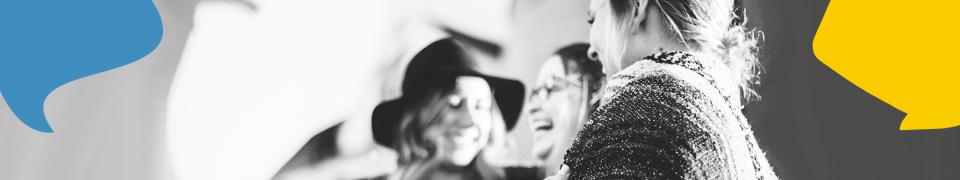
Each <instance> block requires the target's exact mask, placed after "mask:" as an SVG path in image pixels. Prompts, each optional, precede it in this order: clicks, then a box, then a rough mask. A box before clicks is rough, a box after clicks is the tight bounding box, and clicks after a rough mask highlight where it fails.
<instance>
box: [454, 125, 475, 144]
mask: <svg viewBox="0 0 960 180" xmlns="http://www.w3.org/2000/svg"><path fill="white" fill-rule="evenodd" d="M446 135H447V138H448V139H449V140H450V142H452V143H453V144H457V145H473V144H476V143H477V142H479V141H480V132H479V129H477V128H466V129H460V130H452V131H448V132H447V133H446Z"/></svg>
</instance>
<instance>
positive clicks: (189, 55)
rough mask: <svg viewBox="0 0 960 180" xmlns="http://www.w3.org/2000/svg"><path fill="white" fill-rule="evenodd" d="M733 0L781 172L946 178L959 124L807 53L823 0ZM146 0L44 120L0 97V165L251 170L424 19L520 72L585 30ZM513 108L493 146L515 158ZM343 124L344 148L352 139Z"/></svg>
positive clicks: (520, 147) (264, 168)
mask: <svg viewBox="0 0 960 180" xmlns="http://www.w3.org/2000/svg"><path fill="white" fill-rule="evenodd" d="M746 2H747V4H748V14H749V15H750V17H751V18H750V20H749V21H750V23H751V24H752V25H753V26H755V27H757V28H759V29H760V30H762V31H763V32H764V33H765V35H766V39H765V41H764V42H763V43H762V44H761V47H762V52H761V61H762V63H763V67H764V69H765V73H764V74H763V75H762V82H761V83H762V85H761V86H760V87H759V88H758V90H759V92H760V95H761V96H762V99H761V100H760V101H758V102H754V103H752V104H749V105H748V106H747V108H746V109H745V113H746V115H747V116H748V118H749V119H750V122H751V124H752V125H753V129H754V131H755V134H756V136H757V138H758V140H759V142H760V144H761V147H762V148H763V149H764V150H765V151H767V156H768V158H769V159H770V161H772V162H771V163H772V165H773V166H774V167H775V169H776V171H777V173H778V174H779V175H780V176H781V177H782V178H783V179H960V171H956V169H958V168H960V155H957V153H956V152H960V129H957V128H952V129H946V130H936V131H908V132H901V131H898V127H899V125H900V120H901V119H902V118H903V117H904V114H903V113H902V112H900V111H898V110H896V109H894V108H893V107H891V106H888V105H886V104H885V103H883V102H882V101H880V100H878V99H876V98H874V97H872V96H870V95H869V94H867V93H865V92H864V91H862V90H860V89H859V88H857V87H856V86H854V85H853V84H851V83H849V82H848V81H846V80H845V79H843V78H842V77H841V76H839V75H837V74H836V73H835V72H833V71H832V70H830V69H829V68H828V67H826V66H824V65H823V64H822V63H820V62H819V61H818V60H817V59H816V58H815V57H814V55H813V51H812V50H811V49H812V47H811V42H812V40H813V36H814V35H815V32H816V30H817V27H818V24H819V22H820V19H821V17H822V15H823V12H824V10H825V9H826V7H827V4H828V3H829V2H828V1H804V0H763V1H759V0H747V1H746ZM155 3H156V4H157V6H158V9H159V10H160V12H161V16H162V17H163V18H164V19H163V20H164V28H165V31H164V39H163V42H161V45H160V47H158V49H157V50H156V51H155V52H154V53H153V54H151V55H150V56H147V57H145V58H144V59H142V60H141V61H138V62H135V63H133V64H130V65H128V66H124V67H121V68H117V69H114V70H111V71H108V72H105V73H101V74H97V75H94V76H91V77H87V78H84V79H80V80H77V81H74V82H71V83H69V84H67V85H65V86H63V87H61V88H60V89H58V90H57V91H55V92H54V93H53V94H52V95H51V96H50V97H49V98H48V100H47V105H46V111H47V116H48V117H49V119H50V123H51V124H52V125H53V127H54V128H55V129H56V130H57V132H56V133H53V134H41V133H37V132H34V131H32V130H30V129H29V128H27V127H25V126H23V125H22V124H20V122H19V121H17V120H16V119H15V117H14V116H13V114H12V113H11V112H10V110H9V108H7V107H6V106H0V179H14V180H19V179H174V178H180V179H265V178H269V177H270V176H271V175H272V174H273V173H275V172H276V170H277V169H278V168H279V167H280V166H281V165H282V164H283V163H284V162H286V161H287V160H289V158H290V156H292V155H293V154H294V153H295V152H296V151H297V150H298V149H299V148H300V147H301V146H302V145H303V143H304V142H306V141H307V140H308V139H309V138H310V137H312V136H313V135H315V134H317V133H319V132H321V131H323V130H325V129H326V128H329V127H331V126H333V125H334V124H337V123H341V122H363V121H364V120H367V119H369V116H370V111H371V110H372V108H373V107H374V106H375V105H376V104H377V103H379V102H380V101H382V100H384V99H390V98H393V97H395V96H396V93H397V92H394V91H395V89H396V88H398V87H394V86H395V85H396V84H391V82H393V81H396V80H397V77H396V76H397V75H398V74H402V72H403V71H402V69H403V68H404V65H405V62H406V61H405V60H403V59H404V57H408V56H409V55H410V54H411V53H415V52H416V50H417V48H422V46H424V45H426V43H428V42H429V41H431V40H435V39H437V38H440V37H441V36H442V35H438V34H442V33H438V32H436V31H438V30H437V29H431V28H423V27H445V28H449V29H453V30H456V31H459V32H462V33H465V34H466V35H470V36H472V37H476V38H480V39H483V40H487V41H490V42H492V43H495V44H497V45H499V47H500V49H501V52H500V53H499V55H496V56H492V55H489V54H484V53H477V54H475V56H476V58H477V59H479V61H478V63H479V67H478V68H479V70H480V71H482V72H485V73H489V74H492V75H497V76H502V77H507V78H513V79H517V80H521V81H522V82H524V83H525V84H526V85H527V86H528V88H529V87H530V85H531V84H532V83H533V81H534V78H536V74H537V70H539V67H540V65H541V63H542V62H543V61H544V60H546V58H547V57H548V56H550V55H551V53H553V52H554V51H555V50H556V49H557V48H559V47H562V46H565V45H568V44H571V43H575V42H585V41H586V38H587V36H588V24H587V16H586V15H587V4H588V3H589V1H585V0H517V1H508V0H504V1H490V2H485V1H484V2H483V3H476V2H470V1H462V0H461V1H443V0H437V1H430V0H411V1H384V0H381V1H364V2H345V1H336V2H331V1H317V2H302V1H269V2H265V1H242V0H240V1H231V0H211V1H203V2H199V1H186V0H184V1H176V0H170V1H167V0H155ZM408 3H409V4H408ZM473 3H476V4H473ZM432 4H436V6H426V7H422V9H418V8H421V7H418V6H419V5H432ZM464 9H478V10H474V11H467V10H464ZM451 11H452V12H454V13H453V15H450V16H446V15H445V16H443V17H440V18H436V19H431V18H424V17H433V16H437V15H444V14H450V13H451ZM458 11H462V12H460V13H456V12H458ZM444 17H450V18H444ZM455 20H456V21H455ZM878 38H883V37H878ZM188 42H189V43H188ZM344 49H346V50H344ZM181 59H182V60H181ZM391 78H393V79H391ZM175 79H176V80H175ZM394 83H395V82H394ZM528 90H529V89H528ZM522 118H524V117H521V121H520V123H519V124H518V126H517V127H516V128H514V131H513V132H510V135H511V137H512V139H513V140H514V142H513V143H511V144H512V146H511V147H509V148H510V149H511V153H509V154H507V155H506V156H507V157H506V158H507V159H511V160H516V161H530V160H533V157H532V155H531V154H530V153H529V151H530V147H529V145H530V144H531V143H530V141H531V138H530V129H529V127H528V126H529V125H528V123H527V122H526V121H523V119H522ZM364 125H365V124H363V123H359V124H358V125H352V126H357V127H363V126H364ZM355 134H357V135H356V136H350V137H345V138H347V139H355V141H354V142H355V143H352V144H348V145H349V146H348V147H346V148H348V149H350V148H353V149H363V148H369V147H368V146H370V144H372V143H371V142H369V140H366V139H369V137H366V136H365V135H364V134H365V132H364V131H358V132H356V133H355Z"/></svg>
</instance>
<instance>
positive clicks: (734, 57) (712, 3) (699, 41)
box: [610, 0, 763, 101]
mask: <svg viewBox="0 0 960 180" xmlns="http://www.w3.org/2000/svg"><path fill="white" fill-rule="evenodd" d="M650 1H651V2H652V3H653V5H657V6H658V7H660V10H661V11H662V12H661V13H662V14H664V19H665V20H666V22H667V23H668V26H669V27H667V28H670V29H673V30H674V32H676V33H677V36H679V37H680V38H681V39H682V40H683V43H684V44H686V45H687V46H688V47H690V48H692V49H695V50H697V51H699V53H700V54H703V55H707V56H713V57H715V58H717V59H720V60H722V62H723V64H724V65H726V67H727V70H728V71H727V72H726V73H728V74H729V76H727V77H729V82H731V83H733V84H735V85H736V87H737V88H738V89H739V92H738V93H739V94H740V97H741V99H743V100H744V101H751V100H756V99H759V98H760V97H759V95H758V94H757V93H756V91H754V89H753V88H754V87H755V86H757V85H759V83H760V81H759V74H760V72H762V68H761V66H760V63H759V58H758V53H759V48H758V43H759V42H761V41H762V40H763V33H762V32H761V31H759V30H757V29H755V28H751V27H748V26H747V16H746V8H744V5H743V1H742V0H650ZM610 5H611V8H612V10H613V12H614V13H615V15H616V16H617V17H618V18H622V17H627V15H628V14H630V13H634V11H633V10H634V8H637V7H636V6H637V3H636V0H610Z"/></svg>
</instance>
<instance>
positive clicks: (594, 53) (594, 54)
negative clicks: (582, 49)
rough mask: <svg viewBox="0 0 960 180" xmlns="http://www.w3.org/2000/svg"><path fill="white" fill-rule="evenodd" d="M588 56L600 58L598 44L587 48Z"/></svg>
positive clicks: (594, 58) (595, 58) (597, 59)
mask: <svg viewBox="0 0 960 180" xmlns="http://www.w3.org/2000/svg"><path fill="white" fill-rule="evenodd" d="M587 57H590V60H594V61H599V60H600V53H598V52H597V48H596V46H590V48H589V49H587Z"/></svg>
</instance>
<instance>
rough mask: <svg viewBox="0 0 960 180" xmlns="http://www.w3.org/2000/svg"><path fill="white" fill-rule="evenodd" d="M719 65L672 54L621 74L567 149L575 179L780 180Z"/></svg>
mask: <svg viewBox="0 0 960 180" xmlns="http://www.w3.org/2000/svg"><path fill="white" fill-rule="evenodd" d="M721 65H722V64H720V62H717V61H710V60H709V59H696V57H695V56H694V55H691V54H686V53H682V52H673V53H662V54H657V55H654V56H649V57H647V58H644V60H641V61H638V62H637V63H635V64H633V65H631V66H629V67H628V68H626V69H624V70H622V71H620V72H618V73H617V74H616V75H615V76H614V77H612V78H611V79H610V80H609V81H608V84H607V87H605V89H604V91H605V92H604V93H605V94H604V97H603V98H602V100H601V104H600V107H599V108H598V109H597V111H596V112H594V113H593V114H591V118H590V121H589V122H587V123H586V124H585V125H584V127H583V130H582V131H580V133H579V134H578V137H577V138H576V139H575V140H574V143H573V145H572V146H571V147H570V149H568V150H567V154H566V156H565V157H564V164H566V165H568V166H569V167H570V170H571V171H570V176H569V179H777V177H776V175H775V174H774V173H773V171H772V168H771V167H770V165H769V163H768V162H767V160H766V157H764V154H763V152H762V151H761V149H760V148H759V146H758V145H757V142H756V139H755V138H754V136H753V134H752V130H751V129H750V126H749V124H748V123H747V119H746V118H745V117H744V116H743V114H742V112H741V109H742V106H741V105H740V102H739V94H738V92H739V91H738V89H735V88H725V87H735V86H729V85H728V83H725V82H726V81H724V79H715V78H716V77H724V76H723V75H724V74H723V71H722V69H720V67H721Z"/></svg>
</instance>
